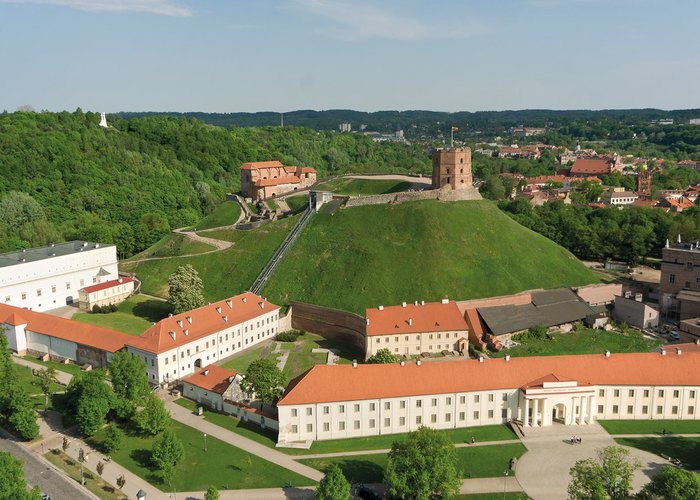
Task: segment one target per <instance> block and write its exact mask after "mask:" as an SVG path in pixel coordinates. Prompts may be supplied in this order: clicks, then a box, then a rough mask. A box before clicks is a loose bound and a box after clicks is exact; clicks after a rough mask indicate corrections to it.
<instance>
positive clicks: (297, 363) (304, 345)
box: [282, 333, 361, 380]
mask: <svg viewBox="0 0 700 500" xmlns="http://www.w3.org/2000/svg"><path fill="white" fill-rule="evenodd" d="M287 346H288V347H287ZM282 347H283V348H286V349H289V350H290V351H291V352H290V354H289V357H288V358H287V363H286V364H285V365H284V370H283V372H284V375H285V376H286V377H287V380H291V379H293V378H295V377H297V376H299V375H301V374H302V373H304V372H305V371H307V370H309V369H310V368H312V367H313V366H314V365H323V364H326V361H327V359H328V355H327V354H324V353H313V352H311V351H312V350H313V349H317V348H325V349H337V350H339V351H340V360H339V363H341V362H344V363H352V360H353V359H359V358H360V357H361V353H359V352H357V350H356V349H355V348H354V347H353V346H351V345H350V344H346V343H341V342H336V341H330V340H327V339H324V338H323V337H321V336H320V335H315V334H313V333H305V334H304V335H302V336H301V337H299V340H298V341H297V342H295V343H289V342H285V343H284V344H283V346H282Z"/></svg>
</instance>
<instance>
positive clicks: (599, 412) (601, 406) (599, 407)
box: [598, 405, 604, 414]
mask: <svg viewBox="0 0 700 500" xmlns="http://www.w3.org/2000/svg"><path fill="white" fill-rule="evenodd" d="M603 411H604V409H603V405H598V414H601V413H603Z"/></svg>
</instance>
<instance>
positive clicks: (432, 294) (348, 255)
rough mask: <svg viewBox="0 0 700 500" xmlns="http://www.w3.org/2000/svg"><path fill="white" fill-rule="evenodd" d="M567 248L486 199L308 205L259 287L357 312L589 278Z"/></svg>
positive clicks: (275, 295)
mask: <svg viewBox="0 0 700 500" xmlns="http://www.w3.org/2000/svg"><path fill="white" fill-rule="evenodd" d="M597 280H598V278H597V276H596V275H595V274H594V273H593V272H592V271H590V270H588V269H587V268H585V267H584V266H583V264H581V263H580V262H579V261H578V260H577V259H576V258H575V257H574V256H573V255H572V254H571V253H569V252H568V251H567V250H565V249H564V248H562V247H560V246H558V245H557V244H555V243H554V242H552V241H550V240H548V239H547V238H545V237H543V236H541V235H539V234H537V233H535V232H533V231H531V230H529V229H526V228H525V227H523V226H521V225H519V224H518V223H517V222H515V221H514V220H512V219H511V218H510V217H508V216H507V215H505V214H504V213H502V212H501V211H500V210H498V209H497V208H496V206H495V205H494V204H493V203H491V202H488V201H465V202H456V203H441V202H437V201H421V202H412V203H403V204H399V205H374V206H366V207H358V208H350V209H343V210H339V211H337V212H336V213H335V214H333V215H323V214H317V215H316V216H315V217H314V219H312V221H311V222H310V223H309V225H308V226H307V228H306V229H305V230H304V232H303V233H302V235H301V236H300V237H299V239H298V240H297V242H296V244H295V245H294V247H293V248H292V249H291V251H290V253H289V254H288V255H287V257H286V258H285V260H284V261H283V262H282V264H281V266H280V267H279V268H278V269H277V271H276V272H275V274H274V275H273V276H272V278H271V280H270V282H269V283H268V286H267V287H266V288H265V290H264V293H263V295H265V296H266V297H268V298H269V299H270V300H272V301H273V302H276V303H279V304H287V303H289V301H290V300H301V301H306V302H311V303H314V304H320V305H325V306H331V307H337V308H340V309H346V310H351V311H355V312H358V313H363V312H364V309H365V308H366V307H371V306H376V305H379V304H396V303H400V302H402V301H414V300H429V301H430V300H439V299H440V298H442V297H443V296H445V295H448V296H449V297H450V298H454V299H469V298H477V297H488V296H493V295H503V294H510V293H515V292H519V291H522V290H527V289H532V288H554V287H559V286H574V285H582V284H586V283H593V282H596V281H597Z"/></svg>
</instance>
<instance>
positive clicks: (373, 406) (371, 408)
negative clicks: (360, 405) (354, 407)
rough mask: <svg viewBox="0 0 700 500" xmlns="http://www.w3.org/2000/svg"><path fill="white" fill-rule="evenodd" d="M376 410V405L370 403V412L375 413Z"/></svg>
mask: <svg viewBox="0 0 700 500" xmlns="http://www.w3.org/2000/svg"><path fill="white" fill-rule="evenodd" d="M375 408H376V406H375V404H374V403H370V404H369V411H374V410H375Z"/></svg>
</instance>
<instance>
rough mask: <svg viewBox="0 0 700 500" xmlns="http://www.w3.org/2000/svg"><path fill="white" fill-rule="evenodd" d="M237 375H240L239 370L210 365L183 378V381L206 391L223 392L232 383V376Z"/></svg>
mask: <svg viewBox="0 0 700 500" xmlns="http://www.w3.org/2000/svg"><path fill="white" fill-rule="evenodd" d="M236 375H238V372H235V371H232V370H227V369H226V368H221V367H220V366H216V365H209V366H205V367H204V368H202V369H201V370H199V371H197V372H195V373H193V374H192V375H190V376H189V377H187V378H184V379H182V381H183V382H187V383H188V384H191V385H194V386H195V387H199V388H200V389H204V390H205V391H211V392H215V393H217V394H223V393H224V392H226V389H228V388H229V386H230V385H231V379H232V377H235V376H236Z"/></svg>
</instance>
